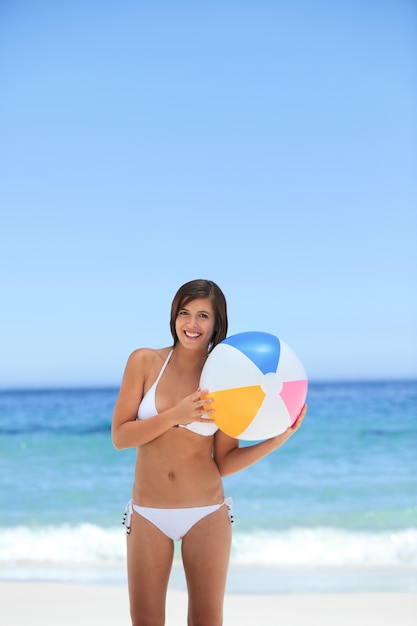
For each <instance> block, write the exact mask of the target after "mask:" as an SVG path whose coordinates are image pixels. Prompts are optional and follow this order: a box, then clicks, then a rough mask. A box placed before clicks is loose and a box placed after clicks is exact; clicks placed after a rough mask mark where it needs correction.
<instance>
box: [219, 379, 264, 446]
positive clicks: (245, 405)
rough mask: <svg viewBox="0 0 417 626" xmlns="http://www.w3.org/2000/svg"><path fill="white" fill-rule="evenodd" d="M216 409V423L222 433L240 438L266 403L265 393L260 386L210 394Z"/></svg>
mask: <svg viewBox="0 0 417 626" xmlns="http://www.w3.org/2000/svg"><path fill="white" fill-rule="evenodd" d="M209 396H210V397H211V398H213V403H212V404H211V405H208V406H207V408H209V406H210V407H211V408H213V409H215V411H216V412H215V413H214V421H215V422H216V424H217V426H218V427H219V428H220V430H221V431H223V432H224V433H226V435H229V436H230V437H239V435H240V434H241V433H243V431H244V430H245V429H246V428H247V427H248V426H249V424H250V423H251V422H252V420H254V419H255V417H256V414H257V412H258V411H259V408H260V406H261V404H262V402H263V401H264V398H265V393H264V392H263V391H262V389H261V387H260V386H259V385H255V386H253V387H238V388H235V389H226V390H223V391H213V392H210V393H209Z"/></svg>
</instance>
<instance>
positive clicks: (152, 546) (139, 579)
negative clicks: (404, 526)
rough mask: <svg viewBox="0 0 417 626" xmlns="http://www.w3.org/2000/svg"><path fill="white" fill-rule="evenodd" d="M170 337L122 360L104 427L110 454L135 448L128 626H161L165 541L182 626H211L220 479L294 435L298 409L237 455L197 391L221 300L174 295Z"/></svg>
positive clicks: (197, 284) (217, 576)
mask: <svg viewBox="0 0 417 626" xmlns="http://www.w3.org/2000/svg"><path fill="white" fill-rule="evenodd" d="M171 334H172V336H173V340H174V342H173V346H172V347H168V348H161V349H157V350H153V349H149V348H142V349H139V350H135V351H134V352H133V353H132V354H131V355H130V357H129V359H128V362H127V365H126V369H125V372H124V376H123V380H122V384H121V388H120V392H119V396H118V399H117V402H116V405H115V410H114V416H113V423H112V440H113V444H114V446H115V447H116V448H117V449H118V450H119V449H123V448H132V447H135V448H137V461H136V468H135V477H134V485H133V493H132V500H131V501H130V502H129V503H128V506H127V509H126V513H125V518H124V523H125V525H126V529H127V567H128V586H129V597H130V612H131V617H132V624H133V626H144V625H145V624H146V625H149V624H152V625H153V626H157V625H158V626H159V625H161V626H163V624H165V601H166V593H167V587H168V581H169V576H170V571H171V567H172V561H173V555H174V541H175V540H178V539H181V540H182V545H181V549H182V559H183V566H184V571H185V576H186V580H187V588H188V625H189V626H195V625H197V624H198V625H199V626H202V625H206V626H220V625H221V624H222V615H223V599H224V593H225V586H226V577H227V570H228V564H229V556H230V547H231V539H232V533H231V523H232V521H231V520H232V516H231V502H230V499H227V498H225V496H224V492H223V485H222V480H221V477H222V476H226V475H228V474H232V473H234V472H238V471H239V470H242V469H244V468H246V467H248V466H249V465H251V464H253V463H255V462H256V461H258V460H259V459H261V458H262V457H264V456H265V455H267V454H269V453H270V452H272V451H273V450H276V449H277V448H278V447H279V446H281V445H282V444H283V443H284V442H285V441H287V439H289V437H290V436H291V435H292V434H293V433H294V432H295V431H296V430H298V428H299V427H300V425H301V423H302V421H303V418H304V414H305V407H304V409H303V411H302V412H301V413H300V416H299V418H298V419H297V421H296V423H295V424H294V425H293V426H292V427H291V428H289V429H288V430H287V431H286V432H285V433H283V434H282V435H279V436H278V437H274V438H273V439H268V440H267V441H263V442H261V443H258V444H255V445H253V446H248V447H243V448H239V441H238V440H236V439H233V438H231V437H229V436H227V435H225V434H224V433H222V432H221V431H219V430H218V429H217V427H216V425H215V423H214V420H213V414H214V410H213V409H211V408H210V399H208V398H207V397H206V398H205V399H204V396H205V394H206V393H207V390H201V389H199V380H200V374H201V370H202V368H203V365H204V363H205V361H206V359H207V356H208V354H209V352H210V350H212V349H213V347H214V346H215V345H216V344H217V343H219V342H220V341H222V340H223V339H224V338H225V337H226V334H227V307H226V300H225V297H224V295H223V293H222V291H221V290H220V288H219V287H218V286H217V285H216V284H215V283H214V282H212V281H209V280H194V281H191V282H188V283H186V284H185V285H183V286H182V287H180V289H179V290H178V292H177V294H176V295H175V297H174V300H173V302H172V307H171Z"/></svg>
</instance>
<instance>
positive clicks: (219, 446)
mask: <svg viewBox="0 0 417 626" xmlns="http://www.w3.org/2000/svg"><path fill="white" fill-rule="evenodd" d="M306 412H307V405H306V404H305V405H304V406H303V408H302V410H301V412H300V414H299V416H298V417H297V419H296V421H295V422H294V424H293V425H292V426H290V427H289V428H287V430H286V431H285V432H283V433H281V434H280V435H277V436H276V437H272V438H271V439H266V440H265V441H261V442H260V443H257V444H254V445H253V446H244V447H243V448H240V447H239V440H238V439H233V437H229V436H228V435H225V434H224V433H222V432H221V431H220V430H218V431H217V432H216V434H215V436H214V455H213V456H214V460H215V462H216V464H217V467H218V468H219V471H220V474H221V476H229V475H230V474H235V473H236V472H240V471H241V470H243V469H246V468H247V467H249V466H250V465H253V464H254V463H256V462H257V461H259V460H260V459H263V458H264V457H265V456H267V455H268V454H270V453H271V452H273V451H274V450H276V449H277V448H280V447H281V446H282V445H283V444H284V443H285V442H286V441H288V439H289V438H290V437H292V435H293V434H294V433H296V432H297V430H298V429H299V428H300V426H301V424H302V423H303V420H304V417H305V414H306Z"/></svg>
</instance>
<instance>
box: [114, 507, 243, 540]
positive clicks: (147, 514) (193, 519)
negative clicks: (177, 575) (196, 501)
mask: <svg viewBox="0 0 417 626" xmlns="http://www.w3.org/2000/svg"><path fill="white" fill-rule="evenodd" d="M222 506H226V507H227V511H228V513H229V520H230V523H231V524H233V514H232V498H225V499H224V500H223V502H222V503H221V504H210V505H208V506H194V507H188V508H184V509H154V508H152V507H148V506H138V505H137V504H134V503H133V501H132V500H129V502H128V503H127V505H126V509H125V512H124V515H123V519H122V524H123V525H124V526H125V527H126V534H127V535H128V534H129V533H130V523H131V519H132V515H133V511H135V512H136V513H138V515H141V516H142V517H144V518H145V519H147V520H148V521H149V522H151V523H152V524H153V525H154V526H156V527H157V528H159V530H160V531H161V532H163V533H164V535H166V536H167V537H169V538H170V539H172V540H173V541H178V540H179V539H182V538H183V537H184V535H186V534H187V533H188V531H189V530H190V528H192V527H193V526H194V524H196V523H197V522H199V521H200V520H201V519H203V517H206V516H207V515H210V513H214V512H215V511H218V510H219V509H220V507H222Z"/></svg>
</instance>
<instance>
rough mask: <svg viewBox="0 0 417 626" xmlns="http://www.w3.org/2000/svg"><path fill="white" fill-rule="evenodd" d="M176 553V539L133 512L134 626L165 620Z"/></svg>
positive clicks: (130, 546)
mask: <svg viewBox="0 0 417 626" xmlns="http://www.w3.org/2000/svg"><path fill="white" fill-rule="evenodd" d="M173 555H174V545H173V541H172V540H171V539H169V537H167V536H166V535H164V533H163V532H161V531H160V530H159V529H158V528H157V527H156V526H154V525H153V524H152V523H151V522H149V521H148V520H146V519H144V518H143V517H141V516H140V515H138V514H137V513H135V512H134V513H133V515H132V520H131V531H130V534H129V535H127V574H128V587H129V599H130V613H131V617H132V624H133V626H140V625H142V624H155V626H156V625H159V624H161V625H163V624H164V623H165V601H166V592H167V587H168V581H169V575H170V572H171V567H172V560H173Z"/></svg>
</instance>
